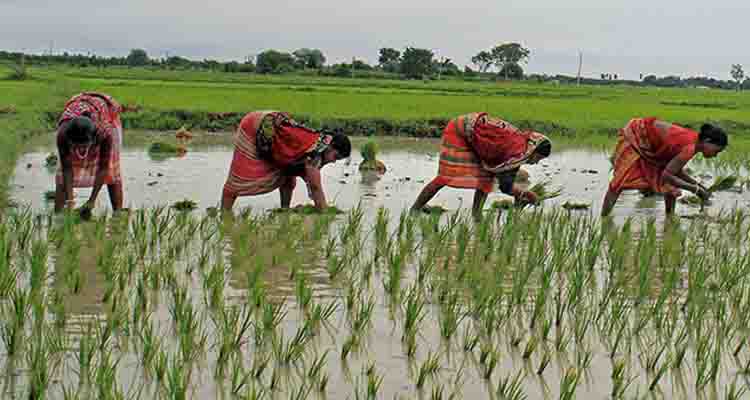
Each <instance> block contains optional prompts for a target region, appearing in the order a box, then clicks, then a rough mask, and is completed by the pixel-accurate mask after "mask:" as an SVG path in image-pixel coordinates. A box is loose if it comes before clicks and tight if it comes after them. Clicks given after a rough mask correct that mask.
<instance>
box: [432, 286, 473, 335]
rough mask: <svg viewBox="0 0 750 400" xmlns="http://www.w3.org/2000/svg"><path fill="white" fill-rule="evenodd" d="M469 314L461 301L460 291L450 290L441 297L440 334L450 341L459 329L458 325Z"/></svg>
mask: <svg viewBox="0 0 750 400" xmlns="http://www.w3.org/2000/svg"><path fill="white" fill-rule="evenodd" d="M466 316H467V314H466V312H465V311H464V309H463V306H462V304H461V303H460V298H459V294H458V291H456V290H448V291H447V294H446V295H445V296H443V297H442V298H441V299H440V315H439V318H438V323H439V324H440V336H441V337H442V338H443V339H445V340H448V341H450V340H451V338H453V335H454V334H455V333H456V331H457V330H458V327H459V326H460V325H461V322H463V320H464V318H466Z"/></svg>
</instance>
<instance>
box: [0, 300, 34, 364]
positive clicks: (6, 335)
mask: <svg viewBox="0 0 750 400" xmlns="http://www.w3.org/2000/svg"><path fill="white" fill-rule="evenodd" d="M30 308H31V294H30V293H27V292H24V291H23V290H22V289H18V288H16V289H14V290H13V291H12V292H11V296H10V304H5V305H3V313H4V314H5V318H3V322H2V327H1V330H0V333H2V340H3V343H4V344H5V351H6V352H7V354H8V356H10V357H13V356H15V355H17V354H20V353H22V352H23V346H24V343H25V342H24V336H23V332H24V327H25V325H26V316H27V314H28V312H29V309H30Z"/></svg>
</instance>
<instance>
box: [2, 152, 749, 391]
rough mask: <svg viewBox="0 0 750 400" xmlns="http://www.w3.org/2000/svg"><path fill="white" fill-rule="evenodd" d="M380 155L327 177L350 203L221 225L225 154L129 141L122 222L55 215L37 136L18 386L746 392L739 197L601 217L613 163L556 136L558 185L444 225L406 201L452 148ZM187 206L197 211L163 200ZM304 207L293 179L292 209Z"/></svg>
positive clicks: (462, 202)
mask: <svg viewBox="0 0 750 400" xmlns="http://www.w3.org/2000/svg"><path fill="white" fill-rule="evenodd" d="M562 147H564V146H562ZM381 148H382V151H381V153H380V155H379V158H380V159H381V160H382V161H383V162H384V163H385V164H386V166H387V167H388V172H387V173H386V174H385V175H383V176H382V177H374V176H372V175H370V176H363V175H362V174H360V172H359V171H358V168H357V166H358V164H359V161H360V160H361V158H360V157H359V155H358V154H355V155H354V156H353V158H352V160H351V161H350V163H348V164H346V163H344V162H339V163H338V164H336V165H334V166H327V167H325V168H324V169H323V175H324V187H325V190H326V193H327V195H328V197H329V199H330V200H332V201H333V202H334V203H335V204H336V205H337V206H338V207H339V208H341V209H343V210H344V211H345V213H344V214H342V215H298V214H292V213H283V214H278V213H270V212H269V210H271V209H273V208H276V207H278V195H277V194H275V193H271V194H269V195H264V196H258V197H251V198H244V199H242V200H241V201H239V202H238V204H237V205H236V206H235V216H234V217H233V218H228V217H224V216H221V215H215V214H213V213H210V212H206V211H205V210H206V209H207V208H209V207H215V206H216V204H217V203H218V199H219V196H220V192H221V188H222V185H223V183H224V179H225V178H226V174H227V171H228V168H229V162H230V160H231V154H232V149H231V147H230V146H228V145H227V143H222V141H221V140H216V142H214V143H207V144H204V145H201V146H195V147H194V148H191V149H190V151H189V152H188V153H187V154H186V155H185V156H183V157H181V158H166V159H160V158H156V159H155V158H153V157H152V156H151V155H149V153H148V151H147V150H146V149H147V145H146V144H135V145H132V146H126V147H125V149H124V150H123V152H122V159H121V162H122V168H123V174H124V175H125V191H126V192H125V193H126V204H127V205H128V207H130V209H131V211H130V213H121V214H118V215H114V216H113V215H111V213H108V212H107V205H108V199H107V196H106V191H103V192H104V194H103V195H102V196H100V200H99V203H98V205H99V207H98V209H97V213H96V215H97V216H96V217H95V218H94V220H92V221H88V222H81V221H79V220H78V219H77V218H76V217H75V216H52V215H50V214H49V212H50V210H51V204H49V203H48V202H47V201H46V200H45V199H44V192H45V191H47V190H51V189H53V178H54V175H53V174H54V171H51V170H48V169H46V168H45V167H44V160H45V158H46V157H47V155H48V153H50V152H51V151H53V149H52V147H51V146H39V147H35V148H32V149H31V151H30V152H28V153H26V154H25V155H23V156H22V157H21V158H20V159H19V161H18V163H17V167H16V173H15V176H14V179H13V191H12V196H13V198H14V199H15V201H17V202H18V203H19V204H21V205H22V206H21V207H19V208H18V209H17V211H15V212H10V213H8V214H7V215H5V216H3V224H2V228H0V247H1V248H0V250H2V251H4V252H5V254H6V255H7V256H6V257H5V258H4V261H5V262H4V263H2V264H0V302H2V307H1V308H0V309H1V310H2V314H3V317H2V319H0V320H2V324H1V325H2V326H1V327H0V328H1V329H0V333H2V335H0V336H1V338H2V342H1V343H0V363H2V364H3V365H4V367H5V368H4V372H5V373H4V375H3V385H2V390H3V397H4V398H18V399H21V398H42V397H40V396H43V395H44V394H46V398H55V399H57V398H60V399H72V398H97V399H105V398H113V399H117V398H143V399H151V398H165V399H166V398H169V399H182V398H186V399H192V398H194V399H202V398H225V399H235V398H239V399H257V398H269V399H303V398H329V399H346V398H349V399H365V398H366V399H381V398H385V399H391V398H403V399H411V398H425V399H426V398H429V399H441V398H444V399H448V398H492V399H522V398H528V399H574V398H579V399H601V398H618V399H619V398H627V399H641V398H657V399H658V398H687V399H699V398H701V399H702V398H730V399H731V398H745V397H747V392H746V388H747V387H748V386H747V385H748V381H747V376H748V375H747V373H748V372H750V348H748V343H747V332H748V330H749V329H750V275H748V272H750V257H748V252H747V249H748V229H750V224H748V222H749V221H750V219H749V218H750V213H747V212H746V211H745V206H746V203H747V195H746V193H743V192H742V190H741V189H737V190H735V191H730V192H721V193H718V194H717V196H716V198H715V199H714V200H713V204H712V205H711V206H710V207H708V208H707V210H706V211H704V213H703V214H701V212H700V211H699V209H698V208H691V207H687V206H685V205H682V204H680V205H678V214H681V215H689V216H693V215H698V214H700V215H704V216H703V217H699V218H675V219H674V220H665V219H664V216H663V213H664V212H663V202H662V200H661V199H660V198H659V197H643V196H642V195H641V194H639V193H637V192H634V193H627V194H625V195H623V196H622V198H621V200H620V203H618V206H617V208H616V209H615V214H614V218H613V219H608V220H601V219H599V218H598V217H596V215H597V214H598V212H599V205H600V204H599V203H600V201H601V198H602V196H603V194H604V191H605V190H606V185H607V182H608V177H609V172H610V171H609V169H610V167H609V161H608V159H607V156H608V155H607V153H606V152H605V151H603V150H599V149H588V148H580V147H576V148H562V149H555V151H554V152H553V155H552V156H551V157H550V158H549V159H548V160H546V161H545V162H543V163H540V164H539V165H536V166H529V167H528V168H527V170H528V171H529V173H530V175H531V182H532V183H535V182H538V181H540V180H549V181H550V183H549V185H551V186H553V187H561V188H562V189H563V194H562V196H560V197H559V198H556V199H553V200H551V201H549V202H548V203H546V204H544V206H543V207H537V208H527V209H525V210H523V211H503V213H502V214H501V215H499V217H498V216H497V213H498V212H497V211H496V210H493V209H492V207H491V203H492V202H493V201H495V200H500V199H503V198H506V197H505V196H503V195H500V194H496V195H495V194H493V195H492V196H491V197H490V199H489V200H488V204H487V206H486V208H487V211H486V215H487V216H489V217H490V218H484V219H483V220H482V222H481V223H475V222H473V220H472V219H471V218H470V217H469V215H468V213H467V212H466V211H468V210H467V209H468V208H469V206H470V204H471V200H472V195H473V193H472V192H470V191H462V190H450V189H446V190H443V191H442V192H441V193H440V194H439V195H438V196H437V197H436V198H435V199H434V200H433V202H432V203H431V205H435V206H441V207H443V208H445V209H448V210H449V212H447V213H444V214H442V215H427V214H418V215H411V214H409V213H408V212H407V211H408V207H409V206H410V205H411V203H412V202H413V201H414V199H415V198H416V196H417V194H418V193H419V191H420V190H421V189H422V187H423V186H424V184H425V183H426V182H428V181H429V180H430V179H432V178H433V177H434V174H435V172H436V170H437V150H438V149H437V142H434V141H425V142H419V141H415V140H413V139H405V140H391V141H389V142H388V143H386V142H384V143H382V145H381ZM355 153H356V152H355ZM29 164H30V165H31V166H30V167H29ZM691 167H693V168H694V169H695V170H696V175H702V174H708V175H711V176H714V175H716V174H715V172H716V171H714V170H713V169H712V168H709V167H708V166H706V165H700V164H697V165H694V166H691ZM708 175H706V179H709V178H708ZM85 193H86V192H84V191H80V192H79V196H80V197H81V198H83V197H82V196H84V195H85ZM185 199H189V200H193V201H195V202H196V203H197V204H198V210H196V211H195V212H191V213H187V212H177V211H175V210H173V209H171V208H170V207H169V206H170V205H171V204H172V203H174V202H177V201H181V200H185ZM566 201H577V202H581V203H586V204H591V207H590V208H589V209H588V210H583V211H568V210H565V209H563V208H562V207H560V205H561V204H563V203H564V202H566ZM306 203H309V200H307V198H306V189H305V187H304V184H302V182H301V181H300V182H299V184H298V187H297V189H296V191H295V195H294V199H293V205H294V204H306ZM23 205H28V206H29V207H28V208H25V207H23ZM460 210H463V211H460ZM631 217H632V218H631Z"/></svg>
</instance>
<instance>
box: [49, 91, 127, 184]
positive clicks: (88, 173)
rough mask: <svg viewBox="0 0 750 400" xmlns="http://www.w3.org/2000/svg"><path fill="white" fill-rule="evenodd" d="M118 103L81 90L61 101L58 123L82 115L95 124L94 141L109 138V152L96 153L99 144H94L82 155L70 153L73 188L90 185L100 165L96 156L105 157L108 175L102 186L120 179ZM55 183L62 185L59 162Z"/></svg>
mask: <svg viewBox="0 0 750 400" xmlns="http://www.w3.org/2000/svg"><path fill="white" fill-rule="evenodd" d="M120 110H121V107H120V105H119V104H118V103H117V102H116V101H115V100H114V99H113V98H111V97H109V96H107V95H104V94H100V93H94V92H87V93H81V94H79V95H77V96H74V97H73V98H71V99H70V100H68V102H67V103H66V104H65V108H64V110H63V113H62V116H61V117H60V120H59V122H58V126H60V125H61V124H63V123H64V122H67V121H70V120H72V119H74V118H77V117H81V116H86V117H88V118H90V119H91V120H92V121H93V122H94V124H95V125H96V128H97V129H96V142H97V143H102V142H103V141H105V140H110V139H111V140H112V146H111V149H110V151H109V154H108V155H106V154H104V155H103V154H100V146H98V145H96V144H94V145H92V146H91V148H90V149H89V150H88V151H87V152H86V153H85V155H83V156H82V155H79V154H75V152H71V154H70V156H69V157H70V161H71V164H72V165H73V187H75V188H81V187H93V186H94V181H95V180H96V174H97V171H98V169H99V165H100V160H99V159H100V157H108V158H109V174H107V176H106V177H105V179H104V184H105V185H111V184H114V183H119V182H121V181H122V176H121V174H120V148H121V147H122V122H120ZM57 135H58V143H59V142H60V141H64V140H65V138H64V137H62V135H63V133H62V132H58V134H57ZM55 182H56V183H57V184H59V185H62V184H63V175H62V163H60V167H59V168H58V170H57V175H56V176H55Z"/></svg>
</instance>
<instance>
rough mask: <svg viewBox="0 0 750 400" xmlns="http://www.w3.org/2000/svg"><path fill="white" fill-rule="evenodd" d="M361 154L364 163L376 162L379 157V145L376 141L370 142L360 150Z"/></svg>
mask: <svg viewBox="0 0 750 400" xmlns="http://www.w3.org/2000/svg"><path fill="white" fill-rule="evenodd" d="M359 152H360V154H362V160H363V161H362V162H363V163H365V162H374V161H375V160H377V159H378V158H377V156H378V144H377V143H375V141H374V140H368V141H367V142H365V144H363V145H362V147H360V148H359Z"/></svg>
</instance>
